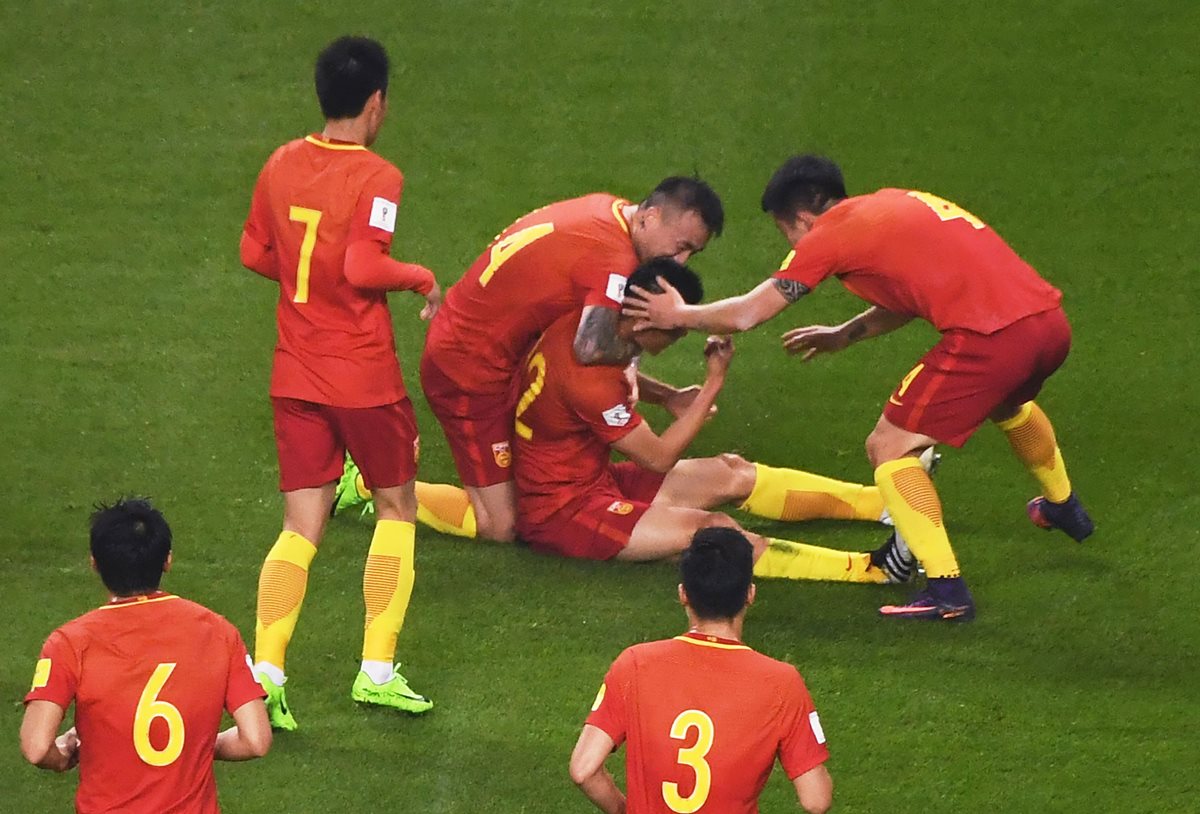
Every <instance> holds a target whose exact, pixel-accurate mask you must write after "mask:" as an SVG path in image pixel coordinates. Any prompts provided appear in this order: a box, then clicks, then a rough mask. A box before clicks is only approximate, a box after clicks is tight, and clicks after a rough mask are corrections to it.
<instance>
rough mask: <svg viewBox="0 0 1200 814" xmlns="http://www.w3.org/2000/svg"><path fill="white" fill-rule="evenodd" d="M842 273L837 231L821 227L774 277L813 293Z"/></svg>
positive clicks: (784, 263)
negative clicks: (827, 280) (828, 279)
mask: <svg viewBox="0 0 1200 814" xmlns="http://www.w3.org/2000/svg"><path fill="white" fill-rule="evenodd" d="M837 270H838V239H837V230H836V229H835V227H833V226H832V225H830V226H823V225H821V224H818V225H817V227H816V228H814V229H813V230H812V231H811V232H809V233H808V234H807V235H805V236H804V237H802V238H800V241H799V242H798V243H797V244H796V246H795V248H793V249H792V251H791V252H789V253H788V256H787V257H785V258H784V259H783V263H782V264H780V266H779V271H777V272H775V274H774V275H773V276H774V278H775V279H777V280H792V281H793V282H797V283H800V284H801V285H802V286H804V287H805V288H806V289H809V290H812V289H814V288H816V287H817V285H818V284H819V283H820V282H821V281H822V280H824V279H825V278H826V277H828V276H830V275H831V274H834V273H835V272H836V271H837Z"/></svg>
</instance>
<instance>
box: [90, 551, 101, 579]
mask: <svg viewBox="0 0 1200 814" xmlns="http://www.w3.org/2000/svg"><path fill="white" fill-rule="evenodd" d="M88 562H90V563H91V564H92V570H93V571H95V572H96V573H97V574H99V573H100V569H99V568H97V567H96V558H95V557H93V556H92V555H91V554H89V555H88Z"/></svg>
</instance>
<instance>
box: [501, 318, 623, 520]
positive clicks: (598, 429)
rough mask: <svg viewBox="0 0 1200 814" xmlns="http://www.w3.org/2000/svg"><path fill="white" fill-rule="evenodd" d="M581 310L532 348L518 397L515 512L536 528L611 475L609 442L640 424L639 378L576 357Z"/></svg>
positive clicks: (555, 326)
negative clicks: (577, 328) (575, 341)
mask: <svg viewBox="0 0 1200 814" xmlns="http://www.w3.org/2000/svg"><path fill="white" fill-rule="evenodd" d="M577 322H578V315H577V314H574V313H571V314H567V315H566V316H563V317H560V318H559V319H558V321H556V322H555V323H554V324H553V325H551V326H550V327H549V328H548V329H547V330H546V333H545V334H543V336H542V338H541V340H540V341H539V342H538V343H537V345H536V346H535V347H534V349H533V352H532V353H530V355H529V359H528V361H527V362H526V365H525V370H524V381H523V382H522V385H521V391H522V395H521V398H520V400H519V401H518V402H517V421H516V433H515V435H516V450H515V455H514V456H513V467H514V468H513V473H514V476H515V478H516V482H517V495H518V497H517V514H518V515H519V516H520V517H521V519H522V522H525V523H529V524H532V525H537V524H540V523H542V522H544V521H545V520H546V518H548V517H550V516H551V515H553V514H554V513H555V512H557V511H558V510H559V509H561V508H563V507H564V506H566V505H567V504H568V503H570V502H572V501H573V500H576V499H578V498H579V497H580V496H581V495H585V494H587V493H588V491H590V490H592V489H594V488H595V487H596V486H598V485H599V484H601V483H606V482H608V480H610V479H611V477H612V476H611V475H610V474H609V472H608V463H609V446H610V445H612V444H614V443H616V442H617V441H620V440H621V439H622V438H624V437H625V436H626V435H628V434H629V433H630V432H632V431H633V429H634V428H635V427H636V426H637V425H638V424H641V423H642V417H641V416H640V415H638V414H637V412H635V410H634V408H635V406H636V401H637V394H636V392H635V390H634V381H635V379H634V377H633V376H632V375H630V371H629V370H628V369H626V368H621V367H616V366H613V365H590V366H584V365H581V364H579V362H577V361H576V360H575V351H574V339H575V328H576V324H577Z"/></svg>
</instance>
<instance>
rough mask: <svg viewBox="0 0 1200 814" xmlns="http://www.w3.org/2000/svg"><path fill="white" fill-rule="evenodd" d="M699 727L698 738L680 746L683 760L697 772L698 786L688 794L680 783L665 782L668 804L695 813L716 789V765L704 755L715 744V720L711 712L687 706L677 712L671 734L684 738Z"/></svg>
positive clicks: (674, 808) (665, 797) (683, 762)
mask: <svg viewBox="0 0 1200 814" xmlns="http://www.w3.org/2000/svg"><path fill="white" fill-rule="evenodd" d="M693 727H694V728H695V729H696V742H695V744H693V745H692V746H687V747H684V748H682V749H680V750H679V762H680V763H681V764H683V765H684V766H687V767H689V768H690V769H691V770H692V771H693V772H695V773H696V787H695V788H694V789H692V793H691V794H689V795H688V796H687V797H684V796H682V795H681V794H680V793H679V784H678V783H663V784H662V796H663V802H665V803H666V804H667V808H669V809H671V810H672V811H678V812H679V814H692V812H694V811H699V810H700V807H701V806H703V805H704V803H705V802H706V801H707V800H708V792H709V791H710V790H711V789H712V769H711V768H710V767H709V765H708V761H706V760H705V759H704V758H705V756H706V755H707V754H708V750H709V749H712V745H713V722H712V718H709V717H708V714H707V713H705V712H703V711H701V710H698V709H685V710H684V711H683V712H681V713H679V714H678V715H677V716H675V721H674V723H672V724H671V737H672V738H674V739H676V740H683V739H685V738H686V737H687V734H688V730H689V729H692V728H693Z"/></svg>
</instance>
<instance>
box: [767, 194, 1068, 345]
mask: <svg viewBox="0 0 1200 814" xmlns="http://www.w3.org/2000/svg"><path fill="white" fill-rule="evenodd" d="M831 275H832V276H835V277H837V278H838V279H839V280H841V281H842V285H844V286H846V288H848V289H849V290H850V291H851V292H852V293H854V294H856V295H858V296H859V297H861V298H862V299H864V300H866V301H867V302H869V303H871V304H872V305H878V306H880V307H881V308H886V309H887V310H889V311H894V312H896V313H898V314H908V315H909V316H914V317H920V318H922V319H924V320H927V321H928V322H931V323H933V326H934V327H935V328H937V329H938V330H939V331H943V332H944V331H948V330H951V329H954V328H959V329H963V330H968V331H974V332H976V333H981V334H992V333H995V332H996V331H998V330H1000V329H1001V328H1004V327H1006V326H1008V325H1011V324H1013V323H1014V322H1016V321H1017V320H1019V319H1021V318H1022V317H1027V316H1030V315H1031V314H1040V313H1041V312H1043V311H1049V310H1050V309H1052V308H1056V307H1058V305H1059V303H1060V302H1061V301H1062V292H1060V291H1059V290H1058V289H1057V288H1055V287H1054V286H1052V285H1050V284H1049V283H1048V282H1046V281H1045V280H1044V279H1042V278H1041V277H1040V276H1039V275H1038V273H1037V272H1036V271H1034V269H1033V267H1032V266H1030V265H1029V264H1028V263H1026V262H1025V261H1024V260H1022V259H1021V258H1020V257H1019V256H1018V255H1017V253H1016V252H1014V251H1013V250H1012V249H1011V248H1010V247H1009V246H1008V244H1007V243H1005V242H1004V241H1003V240H1002V239H1001V238H1000V236H999V235H997V234H996V233H995V231H993V230H992V229H991V228H990V227H988V226H987V225H986V224H985V223H984V222H983V221H981V220H979V218H977V217H975V216H974V215H972V214H971V213H969V212H967V211H965V210H963V209H961V208H959V207H957V206H955V205H954V204H952V203H950V202H949V201H945V200H943V199H941V198H938V197H937V196H935V195H930V194H929V193H928V192H914V191H910V190H904V189H881V190H879V191H878V192H874V193H871V194H870V195H860V196H857V197H854V198H848V199H846V200H844V201H842V202H841V203H839V204H837V205H836V206H834V207H833V208H832V209H830V210H829V211H828V212H826V213H825V214H823V215H821V216H820V217H819V218H817V221H816V223H815V224H814V225H813V228H812V230H811V231H809V233H808V234H806V235H805V236H804V237H802V238H800V240H799V242H798V243H796V247H795V248H794V249H793V250H792V252H791V254H789V255H788V256H787V258H786V259H785V260H784V261H783V265H782V266H781V267H780V270H779V271H778V272H777V273H776V274H775V277H777V278H780V279H784V280H794V281H796V282H799V283H801V284H803V285H804V286H806V287H807V288H810V289H811V288H814V287H815V286H816V285H817V284H818V283H819V282H821V281H822V280H824V279H825V278H826V277H829V276H831Z"/></svg>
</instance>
